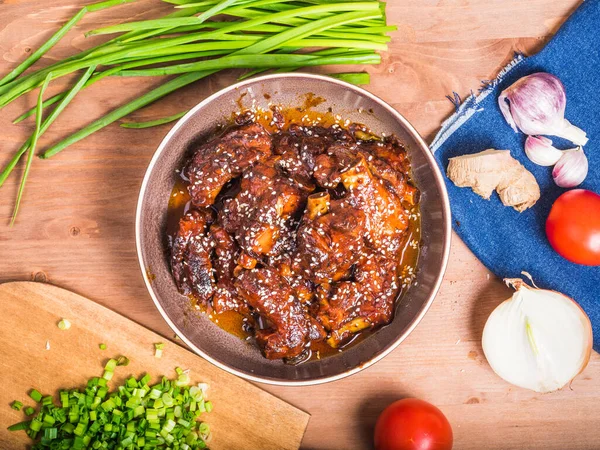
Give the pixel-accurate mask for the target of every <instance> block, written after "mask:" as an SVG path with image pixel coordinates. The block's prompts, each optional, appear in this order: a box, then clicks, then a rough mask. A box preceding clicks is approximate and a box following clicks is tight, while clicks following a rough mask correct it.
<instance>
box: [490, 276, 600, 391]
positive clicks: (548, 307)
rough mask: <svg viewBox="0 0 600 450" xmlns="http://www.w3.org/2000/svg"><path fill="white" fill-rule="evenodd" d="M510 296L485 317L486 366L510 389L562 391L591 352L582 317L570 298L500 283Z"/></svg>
mask: <svg viewBox="0 0 600 450" xmlns="http://www.w3.org/2000/svg"><path fill="white" fill-rule="evenodd" d="M505 282H506V283H507V284H509V285H512V286H513V287H514V288H515V289H516V292H515V293H514V294H513V296H512V298H510V299H508V300H506V301H505V302H503V303H501V304H500V305H499V306H498V307H497V308H496V309H495V310H494V311H493V312H492V314H490V317H489V318H488V320H487V322H486V324H485V327H484V330H483V337H482V347H483V352H484V353H485V356H486V358H487V360H488V362H489V363H490V366H491V367H492V369H493V370H494V372H496V374H497V375H499V376H500V377H501V378H503V379H504V380H506V381H508V382H509V383H511V384H514V385H516V386H520V387H522V388H525V389H531V390H533V391H536V392H550V391H554V390H557V389H560V388H562V387H563V386H565V385H566V384H567V383H569V382H570V381H571V380H572V379H573V378H575V377H576V376H577V375H578V374H579V373H581V372H582V371H583V369H585V367H586V366H587V364H588V362H589V359H590V355H591V350H592V342H593V338H592V326H591V323H590V320H589V318H588V316H587V315H586V314H585V312H584V311H583V310H582V309H581V307H580V306H579V305H578V304H577V303H576V302H575V301H574V300H572V299H571V298H569V297H567V296H565V295H563V294H560V293H558V292H555V291H549V290H545V289H537V288H532V287H530V286H528V285H527V284H526V283H525V282H524V281H523V280H521V279H520V278H516V279H510V280H505Z"/></svg>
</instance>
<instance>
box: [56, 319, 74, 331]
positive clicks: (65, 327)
mask: <svg viewBox="0 0 600 450" xmlns="http://www.w3.org/2000/svg"><path fill="white" fill-rule="evenodd" d="M58 328H60V329H61V330H68V329H69V328H71V322H69V321H68V320H67V319H62V320H61V321H60V322H58Z"/></svg>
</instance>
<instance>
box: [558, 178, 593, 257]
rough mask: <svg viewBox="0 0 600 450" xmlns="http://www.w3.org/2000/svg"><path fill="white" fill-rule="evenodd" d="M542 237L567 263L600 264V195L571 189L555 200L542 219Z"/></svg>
mask: <svg viewBox="0 0 600 450" xmlns="http://www.w3.org/2000/svg"><path fill="white" fill-rule="evenodd" d="M546 236H548V240H549V241H550V244H551V245H552V247H553V248H554V250H556V251H557V253H558V254H559V255H561V256H562V257H564V258H566V259H568V260H569V261H571V262H574V263H577V264H584V265H586V266H598V265H600V195H598V194H596V193H594V192H592V191H586V190H585V189H574V190H572V191H567V192H565V193H564V194H562V195H561V196H560V197H558V198H557V199H556V201H555V202H554V205H552V209H551V210H550V215H549V216H548V219H547V220H546Z"/></svg>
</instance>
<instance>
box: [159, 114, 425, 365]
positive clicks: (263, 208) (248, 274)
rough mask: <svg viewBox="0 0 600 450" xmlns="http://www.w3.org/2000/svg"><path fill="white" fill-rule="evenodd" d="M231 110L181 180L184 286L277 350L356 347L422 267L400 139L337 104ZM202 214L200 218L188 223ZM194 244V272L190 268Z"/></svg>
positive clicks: (177, 270)
mask: <svg viewBox="0 0 600 450" xmlns="http://www.w3.org/2000/svg"><path fill="white" fill-rule="evenodd" d="M236 122H237V123H236V125H235V126H234V127H233V128H232V129H229V130H226V131H225V132H224V133H222V134H221V136H222V137H221V138H216V139H212V140H207V141H203V144H202V145H200V146H199V147H196V148H192V149H191V150H192V152H193V153H192V155H191V157H190V159H189V162H188V164H187V165H186V166H185V167H184V170H183V174H182V175H183V176H182V180H181V181H180V182H178V183H177V185H176V186H175V188H174V190H173V194H172V198H171V201H170V205H169V206H170V212H169V224H168V234H169V236H170V238H171V241H170V242H171V246H172V269H173V274H174V279H175V281H176V284H177V286H178V288H179V289H180V291H181V292H182V293H184V294H186V295H189V296H190V298H192V301H193V303H194V306H195V307H196V308H197V309H200V310H202V311H204V312H206V313H207V314H208V315H209V317H210V318H211V319H212V320H213V321H214V322H215V323H217V324H218V325H219V326H221V327H222V328H224V329H226V330H227V331H229V332H231V333H233V334H235V335H237V336H239V337H241V338H244V339H248V340H251V341H253V342H255V343H256V344H257V345H258V346H259V348H260V349H261V351H262V352H263V354H264V355H265V356H266V357H267V358H270V359H279V358H284V360H285V361H287V362H291V363H299V362H304V361H307V360H311V359H320V358H322V357H326V356H329V355H331V354H334V353H337V352H339V351H342V349H344V348H347V347H349V346H351V345H355V344H356V343H357V342H359V341H360V340H362V339H364V338H365V337H366V336H368V334H369V333H371V332H373V331H374V330H376V329H377V328H378V327H380V326H382V325H385V324H387V323H389V322H390V321H391V320H392V318H393V314H394V310H395V306H396V303H397V302H396V299H397V298H398V297H400V296H401V295H402V293H404V292H405V291H406V290H407V289H408V286H409V285H410V283H411V282H412V280H413V278H414V272H415V266H416V260H417V256H418V241H419V226H420V220H419V214H418V200H419V198H418V190H417V189H416V188H415V187H414V186H413V185H412V184H411V183H410V163H409V161H408V159H407V158H406V152H405V150H404V148H403V147H402V145H401V143H400V142H398V141H397V140H396V139H395V138H393V137H392V138H386V139H385V140H384V141H382V140H381V139H379V138H377V139H371V137H372V135H370V134H369V132H368V130H365V129H364V127H361V126H360V125H356V124H348V123H346V124H344V123H340V121H339V118H336V117H334V116H333V115H332V114H325V115H321V114H317V113H314V112H311V111H306V110H304V111H298V109H294V110H286V111H280V110H276V111H273V112H272V111H266V112H265V111H260V112H246V113H244V114H241V115H239V116H238V117H237V120H236ZM336 122H337V123H336ZM340 125H342V126H340ZM344 125H345V126H344ZM332 126H333V127H332ZM363 136H367V137H368V140H365V139H364V137H363ZM265 137H266V138H267V139H268V141H269V142H268V145H267V143H266V140H265ZM361 138H362V139H361ZM229 149H235V157H233V155H234V152H231V151H229ZM211 152H212V153H213V157H212V159H211V156H210V154H211ZM215 154H218V155H221V156H217V157H216V158H215V157H214V155H215ZM226 154H230V155H232V156H231V157H228V158H225V157H223V155H226ZM218 158H220V159H218ZM217 159H218V162H217V163H214V161H215V160H217ZM211 171H212V172H211ZM215 173H216V175H218V176H216V175H215ZM194 174H195V175H194ZM225 174H227V176H225ZM194 176H195V177H196V178H193V177H194ZM188 177H189V178H190V180H189V181H188V179H187V178H188ZM192 181H193V182H192ZM198 181H200V182H198ZM197 186H202V189H201V190H198V189H197V188H196V187H197ZM199 199H200V200H199ZM197 215H200V216H201V217H202V218H203V219H204V222H203V223H200V224H196V222H198V219H196V220H195V221H193V220H192V221H191V223H192V224H193V225H194V226H191V225H190V218H194V217H196V216H197ZM190 230H192V231H190ZM194 233H195V234H196V235H197V236H196V237H195V238H194V239H192V236H193V235H194ZM196 242H199V243H200V244H196ZM200 250H202V251H200ZM206 254H208V255H210V256H209V258H208V262H207V259H206ZM185 255H189V256H190V257H191V258H192V259H191V260H190V261H191V262H192V263H193V264H192V267H193V268H194V270H193V271H192V274H193V275H194V276H182V273H184V272H185V273H186V274H189V272H190V269H189V267H188V265H189V262H190V261H186V256H185ZM200 261H203V262H204V263H203V264H201V263H200ZM200 269H202V270H200ZM186 270H187V272H186ZM184 278H185V280H187V281H184ZM190 280H199V281H201V284H198V285H197V286H194V283H195V282H196V281H192V282H191V283H190ZM197 288H199V289H197Z"/></svg>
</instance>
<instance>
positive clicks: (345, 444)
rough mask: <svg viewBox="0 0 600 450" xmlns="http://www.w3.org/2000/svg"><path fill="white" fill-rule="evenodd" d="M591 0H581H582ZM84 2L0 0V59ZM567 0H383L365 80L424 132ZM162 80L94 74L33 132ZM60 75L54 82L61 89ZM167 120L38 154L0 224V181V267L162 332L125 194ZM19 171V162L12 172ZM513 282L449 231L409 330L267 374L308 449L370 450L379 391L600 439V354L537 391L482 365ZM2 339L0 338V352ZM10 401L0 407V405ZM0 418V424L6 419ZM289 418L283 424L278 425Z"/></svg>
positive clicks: (215, 80)
mask: <svg viewBox="0 0 600 450" xmlns="http://www.w3.org/2000/svg"><path fill="white" fill-rule="evenodd" d="M588 1H591V0H588ZM84 3H85V0H77V1H76V0H52V2H47V1H43V0H4V1H2V0H0V73H6V72H7V71H8V70H9V68H11V67H14V66H15V64H16V62H18V61H20V60H22V59H23V58H24V57H25V55H26V54H27V53H29V52H30V51H32V49H35V48H36V47H37V46H38V45H40V43H41V42H43V41H44V40H45V39H47V38H48V37H49V35H50V34H51V32H53V30H56V29H57V27H58V25H59V24H61V23H63V22H64V21H65V20H66V18H68V17H70V16H71V15H72V14H74V12H75V11H76V6H75V5H76V4H79V5H82V4H84ZM577 3H578V1H577V0H529V1H522V0H403V1H400V0H392V1H390V2H389V5H388V18H389V22H390V23H395V24H398V26H399V31H398V32H396V33H395V34H394V36H393V42H392V45H391V47H390V50H389V51H388V52H387V53H385V54H384V55H383V61H384V63H383V64H382V65H380V66H378V67H372V68H369V71H370V72H371V74H372V84H371V85H370V86H369V87H368V89H369V90H370V91H371V92H373V93H374V94H376V95H379V96H380V97H382V98H383V99H384V100H386V101H387V102H389V103H391V104H392V105H393V106H394V107H395V108H396V109H398V111H400V112H401V113H402V114H404V115H405V116H406V117H407V118H408V119H409V120H410V121H411V122H412V123H413V124H414V125H415V126H416V128H417V129H418V130H419V131H420V133H421V134H422V135H423V136H425V137H426V138H427V139H431V138H432V137H433V135H434V133H435V131H436V130H437V128H438V127H439V124H440V122H441V121H442V120H443V119H444V118H445V117H447V116H448V115H449V114H450V113H451V112H452V105H451V104H450V102H449V101H448V100H447V99H446V98H445V96H446V95H447V94H449V93H451V92H452V91H456V92H458V93H459V94H461V95H463V96H464V95H467V94H468V93H469V92H470V91H472V90H473V91H475V90H477V88H478V87H479V84H480V80H485V79H490V78H492V77H494V76H495V74H496V73H497V71H498V70H499V68H501V67H502V66H503V65H504V64H505V63H506V62H508V61H509V60H510V59H511V58H512V55H513V53H514V52H515V51H522V52H526V53H533V52H535V51H536V50H539V49H540V48H541V47H542V46H543V44H544V43H545V42H546V41H547V40H548V38H549V37H550V36H551V35H552V33H554V32H555V31H556V30H557V28H558V27H559V26H560V24H561V23H562V22H563V21H564V20H565V18H566V17H567V16H568V15H569V14H570V13H571V12H572V11H573V10H574V9H575V8H576V7H577ZM167 9H169V6H167V5H164V4H161V3H160V2H159V1H158V0H140V1H139V3H136V4H130V5H125V6H121V7H117V8H114V9H111V10H108V11H102V12H99V13H95V14H94V15H90V16H88V17H86V18H85V19H84V21H83V22H82V23H81V26H80V27H79V28H77V29H76V30H74V31H72V32H71V33H69V34H68V35H67V37H66V38H65V39H64V40H63V42H62V43H61V44H60V45H59V46H57V47H56V48H55V49H53V50H52V52H51V54H50V55H49V56H48V57H45V58H44V59H43V60H42V61H41V63H42V64H49V63H50V62H51V61H52V60H54V59H56V58H60V57H65V56H67V55H70V54H72V53H73V52H74V51H75V50H76V49H82V48H86V46H87V45H89V44H88V41H86V40H85V38H84V37H83V31H85V30H88V29H91V28H95V27H97V26H100V25H106V24H109V23H114V22H116V21H122V20H128V19H131V18H132V17H135V18H138V19H139V18H142V17H143V18H148V17H155V16H157V15H158V14H159V13H161V12H163V11H166V10H167ZM232 79H233V78H232V76H231V75H230V76H223V75H221V76H213V77H212V78H210V79H207V80H205V81H203V82H200V83H198V84H196V85H194V86H191V87H189V88H188V89H186V90H185V91H183V92H180V93H177V94H175V95H172V96H170V97H168V98H167V99H165V100H163V101H161V102H159V103H157V104H155V105H153V106H151V107H149V108H147V109H145V110H143V111H140V112H138V113H137V114H136V115H135V118H136V119H150V118H157V117H163V116H165V115H168V114H171V113H175V112H179V111H181V110H182V109H183V108H184V107H186V106H187V107H191V106H193V105H194V104H196V103H197V102H198V101H200V100H201V99H203V98H204V97H205V96H206V95H208V94H209V93H212V92H215V91H216V90H218V89H220V88H222V87H224V86H226V85H228V84H230V83H231V81H232ZM157 83H158V81H157V80H142V81H140V80H139V79H135V78H124V79H105V80H103V81H102V82H101V83H98V84H97V85H94V86H93V87H92V88H90V89H88V90H86V91H85V92H83V93H81V97H80V98H78V100H77V101H76V102H74V103H73V104H72V105H71V106H70V107H69V108H68V109H67V111H66V112H65V113H64V116H61V117H60V118H59V120H58V121H57V122H56V123H55V124H54V125H53V127H52V128H51V129H50V130H49V131H48V132H47V133H46V135H45V136H44V137H43V138H42V140H41V143H40V145H41V147H42V148H43V147H44V146H47V145H48V144H50V143H51V142H56V141H57V140H58V139H59V138H61V137H62V136H64V135H66V134H67V133H69V132H72V131H73V130H75V129H77V128H78V127H80V126H82V125H83V124H85V123H88V122H90V121H91V120H92V119H94V118H96V117H99V116H100V115H102V114H103V113H105V112H106V111H108V110H110V109H111V108H113V107H115V106H116V105H119V104H122V103H123V102H125V101H126V100H128V99H130V98H133V97H135V96H136V95H138V94H139V93H140V92H142V91H145V90H147V89H148V88H149V87H150V86H152V85H156V84H157ZM61 87H62V86H60V85H59V84H58V83H57V84H55V85H54V86H51V87H50V89H49V91H50V93H54V92H57V91H58V90H59V89H61ZM34 102H35V95H33V96H28V97H27V98H26V99H21V100H19V101H18V102H15V103H14V104H12V105H10V106H9V107H7V108H6V109H4V110H2V111H1V112H0V129H1V130H2V145H1V149H0V164H2V165H4V163H5V162H6V161H8V159H9V158H10V157H11V156H12V154H13V152H14V151H15V150H16V149H17V148H18V147H19V146H20V144H21V143H22V142H23V140H24V139H26V137H27V136H29V134H30V133H31V131H32V123H31V122H30V121H26V122H24V123H21V124H19V125H17V126H14V125H11V123H10V121H11V120H12V119H13V118H14V117H16V116H17V115H18V114H20V112H21V111H22V110H23V109H24V108H26V107H27V108H28V107H31V106H32V105H33V104H34ZM167 130H168V126H166V127H161V128H154V129H147V130H126V129H123V128H120V127H118V126H116V125H113V126H111V127H109V128H108V129H105V130H103V131H101V132H99V133H96V134H94V135H93V136H91V137H90V138H88V139H86V140H84V141H82V142H80V143H78V144H76V145H74V146H72V147H71V148H69V149H68V150H67V151H64V152H63V153H61V154H59V155H58V156H56V157H54V158H52V159H50V160H46V161H42V160H38V159H36V160H35V161H34V162H33V168H32V173H31V176H30V181H29V183H28V185H27V190H26V192H25V196H24V202H23V205H22V210H21V213H20V216H19V219H18V223H17V225H16V226H15V227H14V228H13V229H9V228H8V227H7V226H6V224H7V222H8V218H9V216H10V213H11V211H12V207H13V199H14V197H15V194H16V190H17V185H18V177H16V176H13V177H12V178H11V179H10V180H9V182H8V183H7V185H6V186H4V187H3V188H2V190H1V192H0V222H1V224H0V281H9V280H38V281H47V282H50V283H53V284H56V285H59V286H62V287H65V288H67V289H71V290H73V291H75V292H77V293H79V294H82V295H84V296H86V297H89V298H91V299H94V300H95V301H97V302H99V303H101V304H103V305H106V306H108V307H110V308H112V309H113V310H115V311H118V312H120V313H121V314H123V315H125V316H127V317H129V318H131V319H133V320H135V321H137V322H139V323H141V324H143V325H145V326H147V327H149V328H151V329H153V330H155V331H157V332H159V333H161V334H163V335H165V336H172V332H171V331H170V329H169V328H168V326H167V324H166V323H165V322H164V321H163V320H162V318H161V316H160V315H159V313H158V311H157V310H156V309H155V308H154V305H153V304H152V301H151V299H150V296H149V295H148V293H147V292H146V289H145V287H144V283H143V280H142V276H141V273H140V270H139V268H138V263H137V258H136V252H135V243H134V216H135V204H136V200H137V194H138V190H139V187H140V184H141V180H142V177H143V174H144V171H145V169H146V165H147V164H148V162H149V161H150V158H151V156H152V154H153V152H154V150H155V149H156V147H157V145H158V143H159V142H160V140H161V138H162V137H163V136H164V135H165V134H166V132H167ZM17 175H19V176H20V170H19V171H18V172H17ZM509 295H510V291H509V290H508V289H507V288H505V287H504V286H503V284H502V282H501V281H500V280H498V279H496V278H495V277H494V276H493V275H491V274H490V273H489V272H488V271H487V270H486V268H485V267H484V266H483V265H482V264H481V263H480V262H479V261H478V260H477V259H476V258H475V257H474V256H473V255H472V254H471V252H470V251H469V250H468V249H467V248H466V247H465V245H464V244H463V243H462V242H461V241H460V240H459V239H458V238H457V237H456V236H454V237H453V243H452V252H451V256H450V263H449V266H448V270H447V273H446V276H445V279H444V283H443V285H442V288H441V290H440V293H439V295H438V296H437V299H436V301H435V302H434V304H433V306H432V308H431V310H430V311H429V313H428V314H427V315H426V316H425V318H424V319H423V321H422V322H421V324H420V325H419V326H418V327H417V328H416V330H415V331H414V332H413V333H412V334H411V335H410V336H409V338H408V339H407V340H406V341H405V342H404V343H403V344H402V345H401V346H400V347H399V348H398V349H396V350H395V351H394V352H393V353H392V354H390V355H389V356H388V357H386V358H385V359H384V360H383V361H381V362H379V363H377V364H376V365H375V366H373V367H371V368H369V369H367V370H365V371H363V372H361V373H359V374H357V375H354V376H352V377H350V378H347V379H345V380H341V381H337V382H334V383H329V384H326V385H321V386H314V387H302V388H286V387H271V386H263V388H264V389H266V390H268V391H270V392H273V393H275V394H276V395H278V396H280V397H281V398H283V399H285V400H287V401H289V402H291V403H292V404H294V405H296V406H298V407H300V408H301V409H304V410H305V411H308V412H309V413H310V414H311V415H312V418H311V420H310V423H309V426H308V431H307V433H306V436H305V439H304V442H303V448H306V449H317V448H318V449H365V448H370V442H371V436H372V428H373V425H374V422H375V419H376V417H377V415H378V414H379V412H380V411H381V410H382V409H383V408H384V407H385V406H386V405H387V404H389V403H390V402H392V401H394V400H396V399H399V398H402V397H405V396H416V397H420V398H423V399H425V400H428V401H430V402H433V403H435V404H436V405H438V406H439V407H440V408H441V409H442V410H443V411H444V413H445V414H446V415H447V416H448V418H449V420H450V422H451V423H452V425H453V428H454V433H455V442H456V445H455V448H456V449H459V450H461V449H478V450H480V449H503V450H506V449H533V448H540V449H542V448H543V449H561V450H565V449H570V450H573V449H584V448H585V449H598V448H600V427H598V426H597V425H598V423H599V421H600V358H599V357H598V355H597V354H594V355H593V357H592V361H591V362H590V365H589V366H588V368H587V369H586V370H585V372H584V373H583V374H582V375H581V376H579V377H578V378H577V379H576V380H575V381H574V382H573V383H572V386H571V389H568V388H566V389H564V390H563V391H560V392H555V393H551V394H545V395H540V394H536V393H534V392H529V391H525V390H522V389H519V388H516V387H511V386H510V385H508V384H507V383H505V382H504V381H502V380H501V379H500V378H498V377H497V376H496V375H495V374H494V373H493V372H492V370H491V369H490V367H489V366H488V364H487V363H486V361H485V358H484V356H483V354H482V350H481V344H480V338H481V332H482V328H483V325H484V323H485V320H486V318H487V316H488V314H489V313H490V312H491V311H492V309H493V308H494V307H495V306H496V305H497V304H499V303H500V302H501V301H502V300H504V299H505V298H507V297H508V296H509ZM0 353H1V350H0ZM0 407H6V405H0ZM5 425H6V424H0V426H5ZM282 432H284V430H282Z"/></svg>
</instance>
